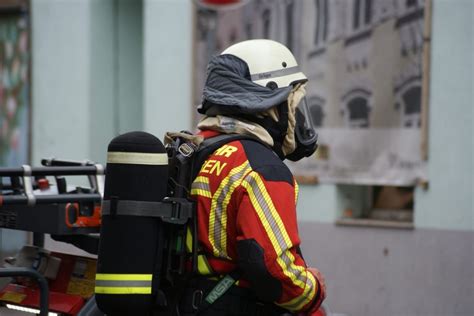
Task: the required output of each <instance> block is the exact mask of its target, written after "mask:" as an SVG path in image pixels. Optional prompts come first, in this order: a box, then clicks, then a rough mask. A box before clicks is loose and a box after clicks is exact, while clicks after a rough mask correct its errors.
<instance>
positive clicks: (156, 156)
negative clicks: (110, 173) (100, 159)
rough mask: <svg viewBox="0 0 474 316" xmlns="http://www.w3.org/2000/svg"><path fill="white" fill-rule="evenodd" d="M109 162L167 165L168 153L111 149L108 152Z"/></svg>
mask: <svg viewBox="0 0 474 316" xmlns="http://www.w3.org/2000/svg"><path fill="white" fill-rule="evenodd" d="M107 163H120V164H133V165H167V164H168V155H167V154H166V153H136V152H123V151H111V152H109V153H108V154H107Z"/></svg>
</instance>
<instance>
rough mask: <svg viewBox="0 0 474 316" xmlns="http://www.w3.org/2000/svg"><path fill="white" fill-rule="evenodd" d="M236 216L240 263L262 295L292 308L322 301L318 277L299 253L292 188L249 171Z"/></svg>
mask: <svg viewBox="0 0 474 316" xmlns="http://www.w3.org/2000/svg"><path fill="white" fill-rule="evenodd" d="M241 187H242V190H241V191H240V196H239V198H238V201H239V207H238V214H237V229H238V232H237V233H238V234H237V250H238V256H239V265H240V268H241V269H242V270H243V272H244V275H245V277H246V278H247V279H248V280H249V281H250V283H251V284H252V287H253V288H254V290H255V291H256V293H257V295H258V296H259V298H260V299H262V300H264V301H271V302H275V303H276V304H277V305H279V306H281V307H283V308H285V309H287V310H290V311H292V312H300V311H307V310H310V309H313V308H317V306H316V305H318V306H319V304H321V298H322V297H323V293H322V291H321V286H320V283H319V281H318V279H317V277H316V276H315V275H314V274H313V273H311V272H310V271H309V269H308V268H307V267H306V264H305V262H304V260H303V258H302V256H301V255H300V254H299V253H298V251H297V249H298V246H299V243H300V241H299V237H298V231H297V223H296V206H295V202H296V195H295V186H294V183H293V182H290V181H267V180H265V178H264V177H263V176H262V175H261V174H260V173H258V172H256V171H252V172H250V173H249V174H248V175H247V177H246V178H245V180H244V181H243V182H242V184H241Z"/></svg>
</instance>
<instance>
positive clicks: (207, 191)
mask: <svg viewBox="0 0 474 316" xmlns="http://www.w3.org/2000/svg"><path fill="white" fill-rule="evenodd" d="M191 194H192V195H199V196H203V197H207V198H212V193H211V188H210V187H209V178H208V177H204V176H199V177H197V178H196V179H195V180H194V181H193V183H192V185H191Z"/></svg>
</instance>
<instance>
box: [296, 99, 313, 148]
mask: <svg viewBox="0 0 474 316" xmlns="http://www.w3.org/2000/svg"><path fill="white" fill-rule="evenodd" d="M295 115H296V126H295V135H296V139H297V141H298V142H299V143H301V144H302V145H305V146H308V145H312V144H314V143H316V141H317V140H318V134H317V133H316V129H315V128H314V125H313V120H312V119H311V113H310V111H309V107H308V103H307V102H306V97H305V98H303V99H302V100H301V101H300V103H299V104H298V106H297V107H296V113H295Z"/></svg>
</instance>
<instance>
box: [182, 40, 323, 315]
mask: <svg viewBox="0 0 474 316" xmlns="http://www.w3.org/2000/svg"><path fill="white" fill-rule="evenodd" d="M306 82H307V78H306V76H305V75H304V74H303V73H302V72H301V71H300V69H299V67H298V64H297V62H296V60H295V58H294V56H293V55H292V53H291V52H290V50H289V49H288V48H286V47H285V46H284V45H282V44H280V43H278V42H275V41H271V40H249V41H244V42H240V43H237V44H235V45H233V46H231V47H229V48H227V49H226V50H225V51H224V52H223V53H222V54H221V55H219V56H216V57H214V58H213V59H211V61H210V63H209V65H208V73H207V79H206V82H205V87H204V91H203V100H202V104H201V105H200V106H199V107H198V112H199V113H201V114H203V115H204V117H203V119H202V120H201V121H200V123H199V124H198V128H199V130H200V132H199V134H200V135H202V136H203V137H204V138H210V137H214V136H217V135H222V134H240V135H246V136H248V139H240V140H235V141H231V142H229V143H226V144H224V145H222V146H221V147H220V148H218V149H217V150H216V151H214V152H213V153H212V154H211V155H210V156H209V157H208V158H207V160H205V162H204V163H203V164H202V166H201V168H200V171H199V173H198V175H197V177H196V178H195V180H194V181H193V183H192V187H191V195H192V196H193V197H194V198H195V199H196V200H197V205H198V207H197V209H198V215H197V218H198V239H199V244H200V248H201V249H200V251H201V253H202V254H204V256H201V259H203V260H199V265H200V267H199V272H200V274H201V276H200V277H198V278H197V279H196V280H193V281H192V282H191V283H190V286H189V287H188V289H187V290H186V294H185V295H184V296H183V297H184V298H183V299H182V300H181V304H180V313H181V315H196V314H199V315H206V316H207V315H236V316H237V315H238V316H244V315H245V316H252V315H259V316H264V315H282V314H285V313H291V314H294V315H313V314H314V315H315V314H316V311H317V310H318V307H319V306H320V304H321V302H322V301H323V300H324V298H325V284H324V279H323V277H322V276H321V274H320V273H319V272H318V270H317V269H313V268H308V267H307V266H306V264H305V261H304V259H303V256H302V254H301V252H300V248H299V245H300V238H299V236H298V229H297V221H296V201H297V198H298V185H297V183H296V181H295V179H294V177H293V175H292V174H291V172H290V170H289V169H288V167H287V166H286V165H285V164H284V163H283V160H284V159H289V160H292V161H297V160H299V159H301V158H303V157H307V156H310V155H311V154H313V152H314V151H315V150H316V147H317V134H316V132H315V130H314V128H313V125H312V123H311V118H310V114H309V111H308V108H307V105H306V102H305V99H304V95H305V84H306ZM202 257H204V258H202ZM229 275H230V276H232V277H233V279H238V280H237V281H236V283H235V284H234V285H232V286H231V287H230V288H229V289H224V290H222V287H223V286H224V284H223V283H222V282H221V283H219V286H216V284H218V282H219V279H222V278H224V277H228V276H229ZM230 279H231V280H233V279H232V278H230ZM231 283H232V282H231ZM224 287H225V286H224ZM209 293H211V294H209ZM213 295H214V296H217V299H215V300H213V299H212V297H211V300H210V301H211V302H212V304H210V303H209V297H210V296H213ZM204 298H207V302H205V301H204Z"/></svg>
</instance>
